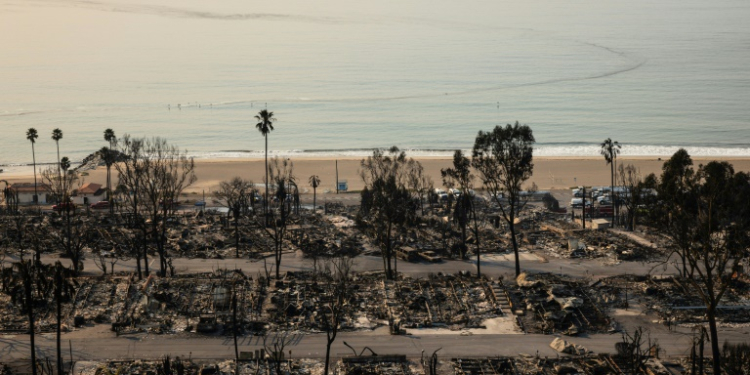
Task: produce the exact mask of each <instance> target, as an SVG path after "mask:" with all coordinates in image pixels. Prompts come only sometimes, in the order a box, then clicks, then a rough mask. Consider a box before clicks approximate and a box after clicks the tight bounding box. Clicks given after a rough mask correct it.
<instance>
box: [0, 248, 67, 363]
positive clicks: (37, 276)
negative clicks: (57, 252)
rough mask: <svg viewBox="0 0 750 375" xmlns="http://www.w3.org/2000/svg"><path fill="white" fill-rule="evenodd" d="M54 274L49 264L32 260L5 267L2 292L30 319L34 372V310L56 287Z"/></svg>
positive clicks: (35, 361)
mask: <svg viewBox="0 0 750 375" xmlns="http://www.w3.org/2000/svg"><path fill="white" fill-rule="evenodd" d="M51 274H53V272H52V271H51V270H50V267H49V266H46V265H44V264H42V263H39V262H35V261H32V260H23V259H21V260H20V261H19V262H15V263H13V265H12V266H11V267H10V268H3V269H2V275H0V277H2V278H3V283H2V285H3V289H2V292H3V293H4V294H6V295H8V296H10V298H11V303H12V304H13V305H16V306H19V307H20V310H21V311H23V312H24V313H25V314H26V316H27V318H28V321H29V341H30V342H29V343H30V348H31V369H32V374H34V375H36V374H37V359H36V344H35V331H36V329H35V326H34V321H35V318H34V310H35V307H37V305H39V304H40V302H41V303H42V304H44V301H46V300H47V299H48V298H49V296H50V294H51V292H52V291H53V289H54V283H53V282H52V281H51V280H50V278H49V277H48V275H51Z"/></svg>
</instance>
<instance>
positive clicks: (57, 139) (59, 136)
mask: <svg viewBox="0 0 750 375" xmlns="http://www.w3.org/2000/svg"><path fill="white" fill-rule="evenodd" d="M62 137H63V132H62V130H60V128H55V130H53V131H52V140H53V141H55V143H56V144H57V178H62V176H61V175H60V140H61V139H62Z"/></svg>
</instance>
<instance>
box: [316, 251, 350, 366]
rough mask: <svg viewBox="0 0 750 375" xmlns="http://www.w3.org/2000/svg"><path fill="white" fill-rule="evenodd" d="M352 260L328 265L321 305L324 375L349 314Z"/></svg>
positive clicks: (333, 262) (345, 259) (346, 259)
mask: <svg viewBox="0 0 750 375" xmlns="http://www.w3.org/2000/svg"><path fill="white" fill-rule="evenodd" d="M352 265H353V261H352V259H351V258H346V257H341V258H334V259H332V260H331V261H330V263H329V264H328V265H326V269H327V270H328V272H326V275H325V276H326V278H327V283H326V289H327V292H326V294H327V295H326V302H325V303H323V304H321V305H320V314H321V315H322V324H323V330H325V331H326V363H325V367H324V369H325V370H324V371H325V372H324V374H325V375H328V370H329V366H330V358H331V345H333V342H334V341H336V336H337V335H338V332H339V326H340V325H341V321H342V319H343V318H344V317H345V316H346V315H347V314H348V313H349V299H350V297H351V290H350V288H351V287H350V278H351V277H350V274H351V268H352Z"/></svg>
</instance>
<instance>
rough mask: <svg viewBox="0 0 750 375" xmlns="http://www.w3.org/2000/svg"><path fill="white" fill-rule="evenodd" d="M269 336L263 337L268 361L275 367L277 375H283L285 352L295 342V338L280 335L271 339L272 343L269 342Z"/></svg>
mask: <svg viewBox="0 0 750 375" xmlns="http://www.w3.org/2000/svg"><path fill="white" fill-rule="evenodd" d="M268 339H269V337H268V336H263V348H264V349H265V350H266V355H267V358H266V360H267V361H268V362H269V367H270V365H272V366H273V368H274V370H275V371H276V375H282V372H281V365H282V363H284V358H285V355H284V351H285V350H286V348H287V347H288V346H289V345H291V344H292V342H293V341H294V336H292V335H289V334H286V333H283V334H282V333H279V334H276V335H274V336H273V337H271V338H270V339H271V341H270V342H269V341H268Z"/></svg>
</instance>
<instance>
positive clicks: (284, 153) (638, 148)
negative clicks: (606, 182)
mask: <svg viewBox="0 0 750 375" xmlns="http://www.w3.org/2000/svg"><path fill="white" fill-rule="evenodd" d="M680 148H684V149H685V150H687V151H688V153H689V154H690V155H691V156H696V157H750V147H709V146H659V145H623V146H622V149H621V150H620V156H626V157H627V156H660V157H661V156H671V155H673V154H674V153H675V152H677V150H679V149H680ZM402 150H403V151H405V152H406V154H407V156H410V157H417V158H418V157H451V156H452V155H453V152H454V151H453V150H447V149H440V150H435V149H414V148H412V149H410V148H404V149H402ZM600 150H601V147H600V146H599V145H595V144H590V145H540V146H537V147H535V148H534V156H537V157H565V156H569V157H596V158H598V157H600V156H601V154H600ZM462 151H463V152H464V153H465V154H466V155H471V149H463V150H462ZM368 155H372V149H342V150H269V151H268V156H269V157H281V158H296V159H304V158H311V159H312V158H334V157H342V158H347V157H366V156H368ZM191 156H193V157H195V158H196V159H263V158H264V156H265V153H264V151H263V150H247V151H220V152H197V153H191Z"/></svg>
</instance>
